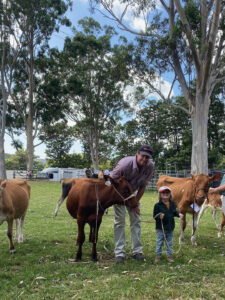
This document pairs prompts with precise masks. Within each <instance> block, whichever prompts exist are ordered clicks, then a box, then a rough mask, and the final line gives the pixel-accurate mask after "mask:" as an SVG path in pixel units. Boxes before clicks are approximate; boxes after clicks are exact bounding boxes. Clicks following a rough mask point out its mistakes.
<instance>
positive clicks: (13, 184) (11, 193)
mask: <svg viewBox="0 0 225 300" xmlns="http://www.w3.org/2000/svg"><path fill="white" fill-rule="evenodd" d="M29 199H30V186H29V185H28V184H27V182H26V180H23V179H20V178H18V179H12V180H0V225H1V224H2V223H3V222H4V221H6V222H7V223H8V231H7V235H8V238H9V241H10V253H15V252H16V250H15V248H14V244H13V221H14V219H15V220H16V238H17V239H18V243H22V242H23V223H24V218H25V215H26V211H27V208H28V204H29ZM19 227H20V228H19ZM19 229H20V230H19Z"/></svg>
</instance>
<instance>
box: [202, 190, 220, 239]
mask: <svg viewBox="0 0 225 300" xmlns="http://www.w3.org/2000/svg"><path fill="white" fill-rule="evenodd" d="M222 197H223V196H221V195H220V194H218V193H211V194H208V199H205V201H204V203H203V205H202V207H201V210H200V212H199V214H198V221H197V223H199V221H200V218H201V217H202V216H203V214H204V212H205V211H206V209H207V208H208V207H211V208H212V215H213V219H214V221H215V223H216V227H217V228H218V230H219V232H218V238H220V237H222V231H223V227H224V226H225V215H224V213H223V209H222ZM218 211H221V213H222V218H221V223H220V225H219V223H218V221H217V217H216V215H217V212H218Z"/></svg>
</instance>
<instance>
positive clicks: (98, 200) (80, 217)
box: [55, 176, 139, 261]
mask: <svg viewBox="0 0 225 300" xmlns="http://www.w3.org/2000/svg"><path fill="white" fill-rule="evenodd" d="M108 180H110V182H111V184H110V185H105V180H98V179H88V178H87V179H84V178H82V179H73V178H70V179H63V180H62V181H61V182H62V196H61V198H60V199H59V201H58V204H57V207H56V210H55V216H56V215H57V212H58V209H59V207H60V205H61V204H62V202H63V200H64V199H65V198H66V197H67V196H68V198H67V202H66V206H67V209H68V211H69V213H70V215H71V216H72V217H73V218H75V219H77V225H78V236H77V245H78V251H77V254H76V261H79V260H81V257H82V245H83V243H84V240H85V233H84V226H85V224H86V223H88V224H89V226H90V235H89V242H91V243H92V244H93V246H92V255H91V257H92V260H93V261H97V252H96V244H97V239H98V230H99V227H100V225H101V222H102V216H103V214H104V211H105V209H107V208H108V207H109V206H112V205H113V204H123V205H126V206H128V207H130V208H131V209H133V210H134V211H135V212H137V213H139V209H138V201H137V199H136V197H135V195H134V193H133V190H132V188H131V186H130V184H129V183H128V182H127V180H126V179H125V178H124V177H123V176H122V177H120V178H118V179H112V178H110V177H108ZM107 182H108V181H107Z"/></svg>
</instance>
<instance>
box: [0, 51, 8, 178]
mask: <svg viewBox="0 0 225 300" xmlns="http://www.w3.org/2000/svg"><path fill="white" fill-rule="evenodd" d="M3 56H4V54H3ZM1 89H2V101H1V102H0V103H1V104H2V105H1V111H0V115H1V120H0V122H1V123H0V179H6V169H5V151H4V142H5V124H6V110H7V94H6V90H5V80H4V57H2V64H1Z"/></svg>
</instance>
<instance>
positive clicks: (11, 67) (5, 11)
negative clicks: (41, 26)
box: [0, 0, 24, 179]
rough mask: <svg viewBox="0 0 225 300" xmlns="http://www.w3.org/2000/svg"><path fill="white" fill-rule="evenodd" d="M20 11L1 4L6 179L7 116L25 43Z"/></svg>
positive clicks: (0, 98) (1, 130)
mask: <svg viewBox="0 0 225 300" xmlns="http://www.w3.org/2000/svg"><path fill="white" fill-rule="evenodd" d="M17 17H18V10H17V11H16V12H14V10H13V9H12V6H11V1H9V0H6V1H1V2H0V57H1V62H0V64H1V66H0V68H1V69H0V70H1V71H0V78H1V81H0V86H1V93H0V178H2V179H5V178H6V170H5V153H4V139H5V131H6V114H7V104H8V99H9V95H10V93H11V89H12V85H13V78H14V73H15V69H16V67H17V65H18V57H19V56H20V54H21V51H22V48H23V46H24V43H23V41H22V38H23V33H22V34H21V35H20V38H18V34H17Z"/></svg>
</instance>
